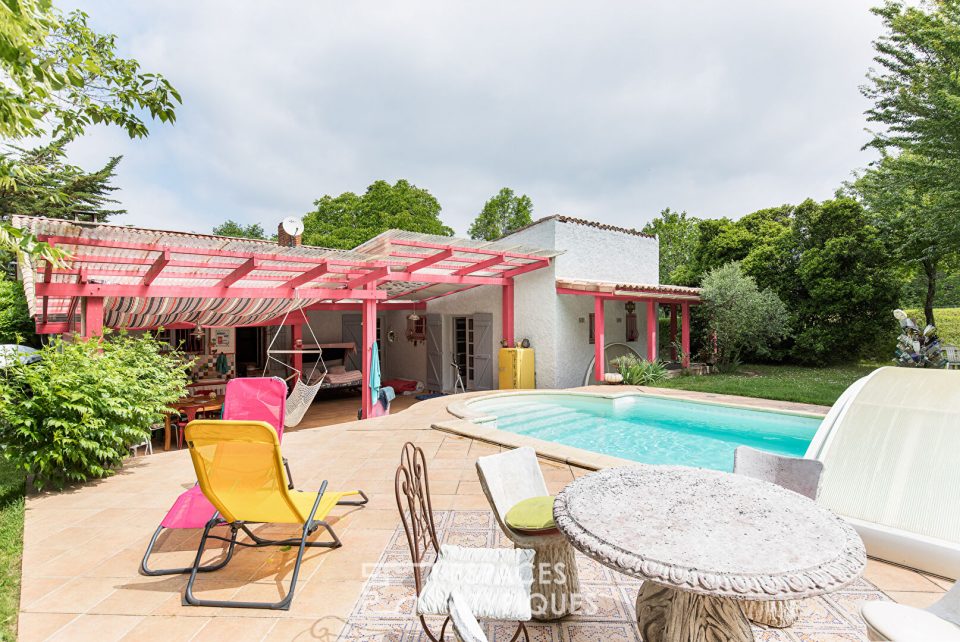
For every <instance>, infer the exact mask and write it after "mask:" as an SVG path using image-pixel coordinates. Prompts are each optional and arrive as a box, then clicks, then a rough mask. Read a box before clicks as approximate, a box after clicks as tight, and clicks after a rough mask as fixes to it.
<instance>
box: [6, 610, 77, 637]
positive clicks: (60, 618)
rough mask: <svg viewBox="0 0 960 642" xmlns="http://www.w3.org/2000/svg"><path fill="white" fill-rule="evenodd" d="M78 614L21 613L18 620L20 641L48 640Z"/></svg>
mask: <svg viewBox="0 0 960 642" xmlns="http://www.w3.org/2000/svg"><path fill="white" fill-rule="evenodd" d="M77 617H78V616H77V615H76V614H75V613H21V614H20V616H19V619H18V620H17V639H18V640H20V642H34V641H35V640H46V639H47V638H49V637H50V636H51V635H53V634H54V633H56V632H57V631H58V630H60V629H61V628H62V627H64V626H66V625H67V624H69V623H70V622H72V621H73V620H74V619H76V618H77Z"/></svg>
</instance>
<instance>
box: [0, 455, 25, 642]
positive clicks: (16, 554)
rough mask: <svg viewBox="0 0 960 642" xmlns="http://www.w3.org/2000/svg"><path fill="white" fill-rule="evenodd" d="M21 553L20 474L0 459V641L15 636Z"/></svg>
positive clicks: (21, 506) (21, 478)
mask: <svg viewBox="0 0 960 642" xmlns="http://www.w3.org/2000/svg"><path fill="white" fill-rule="evenodd" d="M22 553H23V475H22V474H21V473H20V472H19V471H17V470H14V469H13V467H12V466H10V464H9V463H7V461H6V460H4V459H3V458H0V640H4V641H6V640H15V639H16V638H17V611H18V610H19V606H20V558H21V555H22Z"/></svg>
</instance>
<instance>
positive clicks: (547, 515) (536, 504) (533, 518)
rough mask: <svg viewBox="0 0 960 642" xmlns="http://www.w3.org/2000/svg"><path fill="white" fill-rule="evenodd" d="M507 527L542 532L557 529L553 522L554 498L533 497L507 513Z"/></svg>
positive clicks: (548, 496) (547, 496)
mask: <svg viewBox="0 0 960 642" xmlns="http://www.w3.org/2000/svg"><path fill="white" fill-rule="evenodd" d="M505 520H506V522H507V526H509V527H510V528H512V529H514V530H517V531H542V530H548V529H551V528H556V527H557V524H556V523H555V522H554V521H553V497H551V496H550V495H546V496H544V497H531V498H530V499H525V500H523V501H522V502H520V503H518V504H516V505H515V506H514V507H513V508H511V509H510V510H508V511H507V514H506V517H505Z"/></svg>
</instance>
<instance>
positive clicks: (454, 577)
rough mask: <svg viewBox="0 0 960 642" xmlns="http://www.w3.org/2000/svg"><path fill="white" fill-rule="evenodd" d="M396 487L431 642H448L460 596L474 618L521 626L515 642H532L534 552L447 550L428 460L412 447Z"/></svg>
mask: <svg viewBox="0 0 960 642" xmlns="http://www.w3.org/2000/svg"><path fill="white" fill-rule="evenodd" d="M394 483H395V491H396V497H397V510H398V511H400V520H401V522H402V523H403V531H404V533H405V534H406V537H407V545H408V546H409V547H410V557H411V561H412V562H413V580H414V585H415V587H416V592H417V617H418V618H419V619H420V624H421V626H422V627H423V631H424V633H425V634H426V636H427V638H428V639H430V640H431V642H440V641H441V640H443V639H444V635H445V634H446V630H447V625H448V624H450V612H449V610H448V609H449V606H448V603H449V599H450V594H451V593H453V592H454V591H456V592H458V593H460V595H461V596H462V598H463V601H464V602H465V604H466V605H467V606H466V608H467V609H468V610H469V611H470V613H471V614H472V615H473V616H474V617H479V618H481V619H491V620H515V621H516V622H517V630H516V632H515V633H514V634H513V637H512V638H510V642H514V641H515V640H518V639H519V638H520V634H521V633H522V634H523V638H524V640H526V642H529V640H530V638H529V636H528V634H527V629H526V627H525V626H524V624H523V623H524V622H525V621H527V620H529V619H530V615H531V614H530V585H531V584H532V583H533V551H525V550H510V549H496V548H467V547H463V546H452V545H450V544H444V545H442V546H441V545H440V540H439V538H438V537H437V529H436V521H435V519H434V515H433V507H432V504H431V501H430V482H429V480H428V478H427V461H426V457H425V456H424V454H423V450H422V449H421V448H419V447H417V446H415V445H414V444H412V443H410V442H407V443H406V444H404V446H403V451H402V452H401V454H400V466H399V467H398V468H397V473H396V476H395V477H394ZM431 548H432V549H433V555H434V556H435V561H434V562H433V564H432V566H431V565H429V563H428V560H427V558H428V556H430V549H431ZM428 567H429V574H428V575H427V574H426V573H425V571H426V570H427V569H428ZM464 578H470V580H471V581H470V582H466V581H464ZM431 615H434V616H443V617H444V620H443V624H442V625H441V628H440V633H439V636H438V635H436V634H434V632H433V631H431V629H430V626H429V625H428V624H427V621H426V617H427V616H431Z"/></svg>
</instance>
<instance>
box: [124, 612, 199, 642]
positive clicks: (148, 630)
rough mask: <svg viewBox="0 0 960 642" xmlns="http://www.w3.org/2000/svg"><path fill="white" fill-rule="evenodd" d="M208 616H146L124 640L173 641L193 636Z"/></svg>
mask: <svg viewBox="0 0 960 642" xmlns="http://www.w3.org/2000/svg"><path fill="white" fill-rule="evenodd" d="M209 621H210V618H206V617H186V616H181V617H174V616H171V615H168V616H159V617H146V618H144V619H143V620H142V621H141V622H140V623H139V624H137V625H136V626H135V627H133V629H132V630H131V631H130V632H129V633H127V634H126V635H125V636H124V637H123V638H122V639H123V640H124V642H171V641H175V640H189V639H191V638H193V636H195V635H196V634H197V632H199V631H200V629H202V628H203V627H204V626H206V625H207V623H208V622H209Z"/></svg>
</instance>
